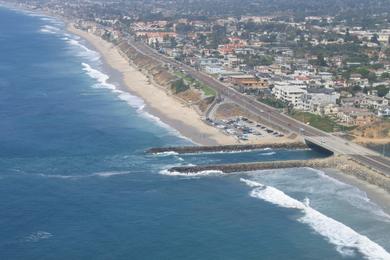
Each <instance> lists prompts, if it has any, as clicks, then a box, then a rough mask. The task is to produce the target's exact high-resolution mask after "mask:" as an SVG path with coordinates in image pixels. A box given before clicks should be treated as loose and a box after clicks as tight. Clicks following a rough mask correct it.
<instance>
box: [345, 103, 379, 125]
mask: <svg viewBox="0 0 390 260" xmlns="http://www.w3.org/2000/svg"><path fill="white" fill-rule="evenodd" d="M337 118H338V119H339V120H340V121H341V122H342V123H344V124H346V125H356V126H365V125H369V124H372V123H374V122H375V121H376V116H375V114H374V113H372V112H369V111H368V110H366V109H362V108H355V107H341V108H339V109H338V112H337Z"/></svg>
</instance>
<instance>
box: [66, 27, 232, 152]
mask: <svg viewBox="0 0 390 260" xmlns="http://www.w3.org/2000/svg"><path fill="white" fill-rule="evenodd" d="M67 29H68V31H69V32H70V33H73V34H76V35H78V36H80V37H82V38H83V39H85V40H86V41H87V42H88V43H89V44H90V45H91V46H93V47H94V49H95V50H97V51H98V52H99V53H100V55H101V56H102V59H103V61H104V62H105V64H106V65H107V66H109V67H110V68H112V69H113V70H115V71H117V72H118V73H119V75H120V76H121V80H120V81H121V82H119V84H121V85H122V84H123V86H121V88H122V89H123V90H127V91H129V92H130V93H132V94H135V95H136V96H139V97H141V98H142V99H143V100H144V101H145V103H146V107H145V110H146V111H147V112H149V113H150V114H152V115H154V116H156V117H158V118H159V119H160V120H161V121H162V122H164V123H165V124H167V125H169V126H171V127H172V128H174V129H176V130H177V131H179V132H180V134H181V135H183V136H184V137H186V138H188V139H190V140H192V141H193V142H194V143H197V144H201V145H216V144H236V143H237V142H238V141H237V140H236V139H235V138H234V137H233V136H228V135H225V134H224V133H222V132H221V131H219V130H218V129H216V128H214V127H212V126H209V125H207V124H206V123H205V122H204V121H203V120H202V119H201V116H200V115H199V114H198V113H197V112H196V111H195V110H194V109H192V108H191V107H188V106H187V105H186V104H183V103H182V102H180V101H179V100H178V99H176V98H174V97H173V96H171V95H169V94H168V93H167V92H166V91H165V90H164V89H163V88H162V87H158V86H155V85H153V84H151V83H150V81H149V80H148V78H147V76H146V75H144V74H143V73H141V72H140V71H139V70H138V69H137V68H135V67H133V66H132V65H130V63H129V62H128V61H127V60H126V59H125V57H123V56H122V55H121V54H120V53H119V51H118V49H117V48H116V47H115V46H114V45H113V44H111V43H109V42H107V41H105V40H103V39H101V38H100V37H98V36H96V35H93V34H91V33H88V32H85V31H82V30H79V29H76V28H74V27H73V26H72V25H71V24H69V25H68V27H67ZM118 73H116V74H118ZM112 74H115V73H110V76H112ZM115 81H118V80H115ZM117 83H118V82H117Z"/></svg>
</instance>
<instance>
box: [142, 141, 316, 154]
mask: <svg viewBox="0 0 390 260" xmlns="http://www.w3.org/2000/svg"><path fill="white" fill-rule="evenodd" d="M265 148H270V149H308V148H309V147H308V146H307V145H306V144H305V143H303V142H291V143H274V144H269V143H268V144H247V145H216V146H172V147H155V148H150V149H149V150H147V153H149V154H158V153H166V152H175V153H179V154H185V153H202V152H232V151H251V150H260V149H265Z"/></svg>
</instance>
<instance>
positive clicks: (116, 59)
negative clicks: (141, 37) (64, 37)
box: [66, 23, 390, 214]
mask: <svg viewBox="0 0 390 260" xmlns="http://www.w3.org/2000/svg"><path fill="white" fill-rule="evenodd" d="M66 25H67V28H66V29H67V31H68V32H69V33H71V34H75V35H77V36H79V37H81V38H82V39H84V40H85V41H86V42H87V43H88V44H90V45H91V46H92V47H93V49H94V50H96V51H97V52H98V53H99V54H100V55H101V59H102V62H103V66H104V67H106V68H107V69H108V70H112V71H114V72H116V73H117V75H118V76H121V78H120V82H119V83H120V86H118V87H119V88H120V89H121V90H123V91H127V92H129V93H131V94H133V95H136V96H138V97H140V98H142V99H143V100H144V102H145V104H146V106H145V108H144V111H145V112H147V113H149V114H151V115H152V116H155V117H157V118H159V119H160V120H161V121H162V122H163V123H164V124H167V125H168V126H170V127H171V128H173V129H175V130H176V131H178V132H179V133H180V134H181V135H182V137H184V138H185V139H190V140H191V141H192V142H194V143H195V144H199V145H231V144H239V143H238V142H237V140H236V139H234V138H233V137H231V136H227V135H225V134H223V133H222V132H220V131H219V130H218V129H216V128H214V127H211V126H209V125H207V124H206V123H204V122H203V121H202V120H201V118H200V116H199V114H197V113H196V111H195V110H194V109H192V108H190V107H188V106H186V105H184V104H183V103H181V102H180V101H179V100H177V99H175V98H174V97H172V96H169V95H168V94H167V93H166V91H165V90H164V89H162V87H161V88H160V87H157V86H155V85H153V84H152V83H150V82H149V80H148V77H147V76H146V75H144V74H143V73H142V72H140V71H139V70H138V69H137V68H136V67H134V66H133V65H131V64H130V63H129V62H128V60H127V59H126V58H124V57H123V56H122V55H121V54H120V53H119V51H118V49H117V47H116V46H114V45H113V44H112V43H109V42H107V41H105V40H103V39H101V38H100V37H98V36H96V35H93V34H91V33H88V32H85V31H82V30H79V29H76V28H74V27H72V26H71V23H66ZM109 76H110V79H112V78H111V76H112V74H110V75H109ZM115 81H116V80H115ZM156 97H157V98H156ZM159 97H161V99H163V101H162V102H159ZM156 104H158V105H156ZM189 123H190V124H191V125H190V124H189ZM264 141H265V143H266V142H267V141H266V140H264ZM324 172H325V173H326V174H327V175H329V176H330V177H333V178H335V179H337V180H339V181H342V182H345V183H346V184H349V185H353V186H355V187H357V188H359V189H361V190H362V191H363V192H365V193H366V194H367V196H368V197H369V198H370V199H372V201H373V202H375V203H376V204H377V205H378V206H380V207H381V208H382V209H383V210H384V211H385V212H386V213H387V214H390V203H389V202H390V194H389V193H387V192H386V191H385V190H384V189H382V188H381V187H378V186H377V185H373V184H370V183H368V182H367V181H363V180H360V179H358V178H357V177H356V176H352V175H351V174H347V173H344V172H343V171H341V170H340V169H336V168H335V169H333V168H329V169H327V170H326V171H324Z"/></svg>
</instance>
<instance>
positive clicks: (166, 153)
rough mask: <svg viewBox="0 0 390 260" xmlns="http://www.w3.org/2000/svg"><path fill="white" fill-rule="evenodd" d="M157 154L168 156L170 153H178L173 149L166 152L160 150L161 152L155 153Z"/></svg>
mask: <svg viewBox="0 0 390 260" xmlns="http://www.w3.org/2000/svg"><path fill="white" fill-rule="evenodd" d="M156 155H158V156H170V155H178V153H177V152H174V151H167V152H162V153H156Z"/></svg>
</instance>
